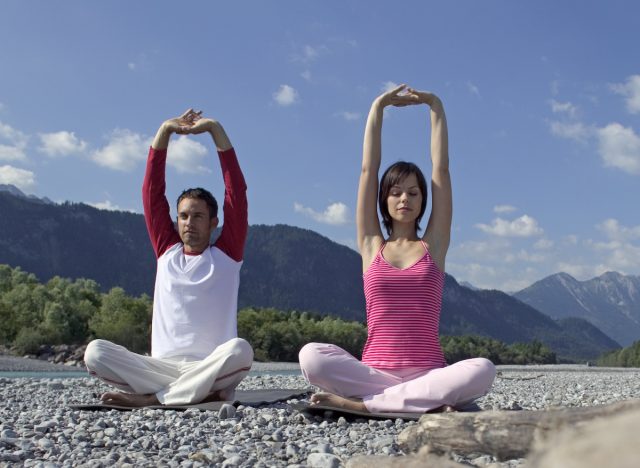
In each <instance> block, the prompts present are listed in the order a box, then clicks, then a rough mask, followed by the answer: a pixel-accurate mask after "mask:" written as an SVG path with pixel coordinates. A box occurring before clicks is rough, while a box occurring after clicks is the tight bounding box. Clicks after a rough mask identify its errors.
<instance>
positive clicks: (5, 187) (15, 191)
mask: <svg viewBox="0 0 640 468" xmlns="http://www.w3.org/2000/svg"><path fill="white" fill-rule="evenodd" d="M0 192H7V193H10V194H11V195H13V196H15V197H20V198H26V199H27V200H31V201H36V202H37V201H39V202H42V203H48V204H50V205H51V204H53V202H52V201H51V200H49V199H48V198H47V197H44V198H38V197H36V196H35V195H27V194H26V193H24V192H23V191H22V190H20V189H19V188H18V187H16V186H15V185H13V184H0Z"/></svg>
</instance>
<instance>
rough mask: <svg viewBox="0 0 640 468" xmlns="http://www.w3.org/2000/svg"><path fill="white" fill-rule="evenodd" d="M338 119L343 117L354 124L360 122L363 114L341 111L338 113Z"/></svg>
mask: <svg viewBox="0 0 640 468" xmlns="http://www.w3.org/2000/svg"><path fill="white" fill-rule="evenodd" d="M336 115H337V116H338V117H342V118H343V119H344V120H346V121H348V122H353V121H355V120H360V117H361V116H362V114H360V112H349V111H340V112H338V113H336Z"/></svg>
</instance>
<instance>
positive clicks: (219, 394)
mask: <svg viewBox="0 0 640 468" xmlns="http://www.w3.org/2000/svg"><path fill="white" fill-rule="evenodd" d="M233 393H234V391H233V390H216V391H215V392H213V393H210V394H209V395H208V396H207V397H206V398H205V399H204V400H202V401H201V402H200V403H210V402H212V401H230V400H231V398H232V394H233Z"/></svg>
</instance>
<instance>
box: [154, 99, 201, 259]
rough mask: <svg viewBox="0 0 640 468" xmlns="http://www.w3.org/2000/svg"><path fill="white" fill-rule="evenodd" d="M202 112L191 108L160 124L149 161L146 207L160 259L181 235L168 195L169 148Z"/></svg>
mask: <svg viewBox="0 0 640 468" xmlns="http://www.w3.org/2000/svg"><path fill="white" fill-rule="evenodd" d="M199 118H200V113H198V112H194V111H193V110H192V109H189V110H188V111H187V112H185V113H184V114H182V115H181V116H180V117H177V118H174V119H169V120H166V121H164V122H163V123H162V125H160V128H159V129H158V131H157V133H156V136H155V138H154V139H153V143H152V144H151V148H149V156H148V158H147V168H146V171H145V174H144V182H143V183H142V206H143V207H144V219H145V222H146V224H147V231H148V232H149V238H150V239H151V244H152V245H153V250H154V252H155V254H156V258H158V257H160V256H161V255H162V254H163V253H164V252H165V251H166V250H167V249H168V248H169V247H171V246H172V245H174V244H176V243H177V242H180V236H179V235H178V233H177V232H176V230H175V228H174V226H173V220H172V219H171V210H170V208H169V203H168V202H167V198H166V196H165V188H166V183H165V169H166V165H167V147H168V146H169V140H170V139H171V135H172V134H173V133H181V134H184V133H188V132H189V129H190V128H191V127H192V126H193V124H194V122H195V121H197V120H198V119H199Z"/></svg>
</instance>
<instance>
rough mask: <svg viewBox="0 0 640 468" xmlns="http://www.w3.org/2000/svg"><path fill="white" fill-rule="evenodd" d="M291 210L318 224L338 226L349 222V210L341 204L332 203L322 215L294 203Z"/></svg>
mask: <svg viewBox="0 0 640 468" xmlns="http://www.w3.org/2000/svg"><path fill="white" fill-rule="evenodd" d="M293 209H294V211H295V212H296V213H302V214H304V215H305V216H308V217H310V218H311V219H313V220H315V221H317V222H319V223H324V224H332V225H340V224H347V223H348V222H349V208H348V207H347V205H345V204H344V203H341V202H336V203H332V204H331V205H329V206H328V207H327V208H326V209H325V210H324V211H323V212H322V213H320V212H318V211H315V210H314V209H312V208H308V207H306V206H303V205H301V204H300V203H294V204H293Z"/></svg>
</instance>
